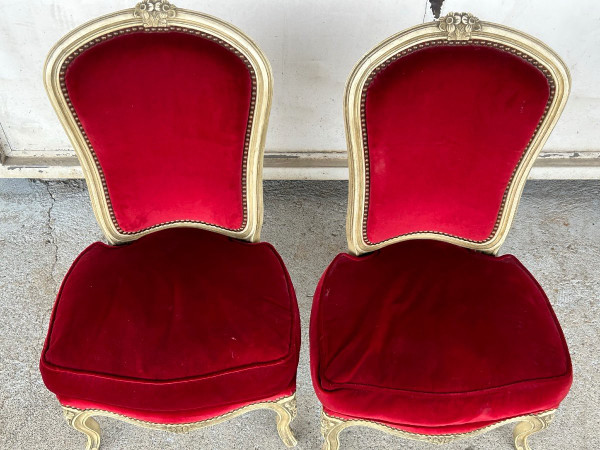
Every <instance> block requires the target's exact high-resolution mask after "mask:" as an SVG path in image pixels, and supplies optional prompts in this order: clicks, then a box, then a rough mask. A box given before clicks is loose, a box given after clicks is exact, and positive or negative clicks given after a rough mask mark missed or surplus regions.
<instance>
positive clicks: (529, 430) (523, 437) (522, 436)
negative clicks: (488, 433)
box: [513, 411, 554, 450]
mask: <svg viewBox="0 0 600 450" xmlns="http://www.w3.org/2000/svg"><path fill="white" fill-rule="evenodd" d="M553 419H554V411H549V412H546V413H542V414H539V415H537V416H529V417H526V418H525V419H524V420H523V421H522V422H519V423H518V424H517V425H516V426H515V429H514V432H513V436H514V439H515V448H516V450H531V447H529V444H528V443H527V438H528V437H529V436H531V435H532V434H534V433H538V432H539V431H542V430H545V429H546V428H548V426H550V423H551V422H552V420H553Z"/></svg>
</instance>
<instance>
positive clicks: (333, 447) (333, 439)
mask: <svg viewBox="0 0 600 450" xmlns="http://www.w3.org/2000/svg"><path fill="white" fill-rule="evenodd" d="M343 429H344V421H343V420H340V419H338V418H336V417H331V416H328V415H327V414H325V412H324V411H323V412H322V413H321V434H322V435H323V439H325V442H323V450H338V449H339V448H340V433H341V432H342V430H343Z"/></svg>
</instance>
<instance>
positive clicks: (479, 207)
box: [363, 45, 550, 243]
mask: <svg viewBox="0 0 600 450" xmlns="http://www.w3.org/2000/svg"><path fill="white" fill-rule="evenodd" d="M363 95H364V101H365V107H364V117H365V120H366V122H365V127H364V130H363V132H364V134H365V137H366V141H367V148H366V151H367V152H368V158H367V161H368V163H367V170H368V179H369V185H368V194H367V195H368V205H367V217H366V237H367V239H368V241H369V242H372V243H379V242H382V241H385V240H387V239H390V238H393V237H395V236H398V235H406V234H410V233H415V232H423V231H429V232H435V233H441V234H449V235H454V236H459V237H461V238H463V239H465V240H470V241H484V240H486V239H487V238H488V237H489V236H490V235H491V234H492V233H493V232H494V231H495V230H494V228H495V227H496V226H497V220H498V216H499V212H500V209H501V208H502V203H503V198H504V194H505V191H506V189H507V186H508V184H509V183H510V182H511V178H512V174H513V172H514V170H515V168H516V166H517V165H518V163H519V161H520V160H521V157H522V155H523V153H524V152H525V150H526V149H527V146H528V143H529V141H530V139H531V137H532V136H533V134H534V132H535V131H536V127H537V125H538V123H539V122H540V120H541V118H542V117H543V115H544V113H545V111H546V106H547V103H548V100H549V98H550V87H549V83H548V80H547V78H546V76H544V74H543V73H542V72H541V71H540V70H539V69H538V68H537V67H535V66H534V65H532V64H531V63H530V62H528V61H526V60H524V59H522V58H520V57H518V56H515V55H513V54H511V53H510V52H507V51H505V50H501V49H498V48H493V47H488V46H482V45H468V46H454V45H437V46H431V47H426V48H423V49H419V50H416V51H414V52H411V53H408V54H407V55H405V56H402V57H401V58H399V59H397V60H395V61H393V62H391V63H390V64H389V65H387V66H385V67H384V68H382V69H381V70H379V71H378V72H377V73H376V74H374V77H373V79H372V81H371V82H370V83H369V85H368V87H367V89H366V90H365V91H364V94H363Z"/></svg>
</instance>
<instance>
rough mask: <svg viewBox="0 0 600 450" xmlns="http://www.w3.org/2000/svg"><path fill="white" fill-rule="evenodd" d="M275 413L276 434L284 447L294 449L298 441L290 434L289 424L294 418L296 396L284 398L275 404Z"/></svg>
mask: <svg viewBox="0 0 600 450" xmlns="http://www.w3.org/2000/svg"><path fill="white" fill-rule="evenodd" d="M273 409H274V410H275V412H276V413H277V432H278V433H279V437H280V438H281V440H282V441H283V443H284V444H285V446H286V447H295V446H296V445H297V444H298V441H297V440H296V438H295V437H294V434H293V433H292V429H291V428H290V423H291V422H292V420H294V419H295V418H296V414H297V411H298V410H297V406H296V396H293V397H291V398H284V399H282V400H280V401H278V402H277V403H275V407H274V408H273Z"/></svg>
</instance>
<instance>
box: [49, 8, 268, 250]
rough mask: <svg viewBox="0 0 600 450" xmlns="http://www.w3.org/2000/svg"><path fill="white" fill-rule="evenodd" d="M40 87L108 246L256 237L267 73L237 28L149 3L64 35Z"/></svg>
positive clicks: (264, 62) (258, 53) (263, 61)
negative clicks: (178, 231) (169, 232)
mask: <svg viewBox="0 0 600 450" xmlns="http://www.w3.org/2000/svg"><path fill="white" fill-rule="evenodd" d="M44 81H45V85H46V89H47V91H48V95H49V97H50V100H51V102H52V105H53V106H54V108H55V110H56V112H57V114H58V116H59V118H60V120H61V122H62V124H63V126H64V127H65V129H66V131H67V134H68V135H69V138H70V139H71V142H72V144H73V146H74V148H75V151H76V153H77V156H78V158H79V160H80V162H81V165H82V168H83V172H84V175H85V178H86V181H87V184H88V188H89V192H90V197H91V200H92V205H93V208H94V212H95V214H96V217H97V219H98V222H99V223H100V226H101V227H102V229H103V231H104V232H105V234H106V236H107V238H108V239H109V241H110V242H112V243H120V242H126V241H130V240H133V239H137V238H138V237H140V236H142V235H144V234H147V233H149V232H152V231H155V230H160V229H163V228H168V227H175V226H193V227H199V228H205V229H209V230H212V231H216V232H220V233H223V234H227V235H230V236H233V237H236V238H240V239H246V240H251V241H254V240H258V239H259V235H260V227H261V223H262V178H261V177H262V175H261V173H262V159H263V149H264V139H265V132H266V128H267V121H268V116H269V110H270V105H271V93H272V75H271V68H270V65H269V63H268V61H267V59H266V57H265V56H264V55H263V53H262V52H261V50H260V49H259V48H258V47H257V46H256V44H254V43H253V42H252V41H251V40H250V39H249V38H248V37H247V36H245V35H244V34H243V33H242V32H241V31H239V30H237V29H236V28H234V27H233V26H231V25H229V24H227V23H225V22H222V21H221V20H219V19H216V18H213V17H210V16H206V15H203V14H199V13H195V12H192V11H187V10H183V9H179V8H175V7H174V6H173V5H171V4H170V3H169V2H168V1H164V0H161V1H156V0H154V1H152V0H145V1H143V2H140V3H138V4H137V6H136V7H135V8H134V9H130V10H125V11H119V12H117V13H114V14H110V15H107V16H103V17H100V18H98V19H95V20H93V21H91V22H89V23H87V24H85V25H83V26H81V27H79V28H77V29H75V30H73V31H72V32H70V33H69V34H67V35H66V36H65V37H63V38H62V39H61V40H60V41H59V42H58V43H57V44H56V45H55V47H54V48H53V49H52V50H51V51H50V54H49V56H48V60H47V61H46V67H45V74H44Z"/></svg>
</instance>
